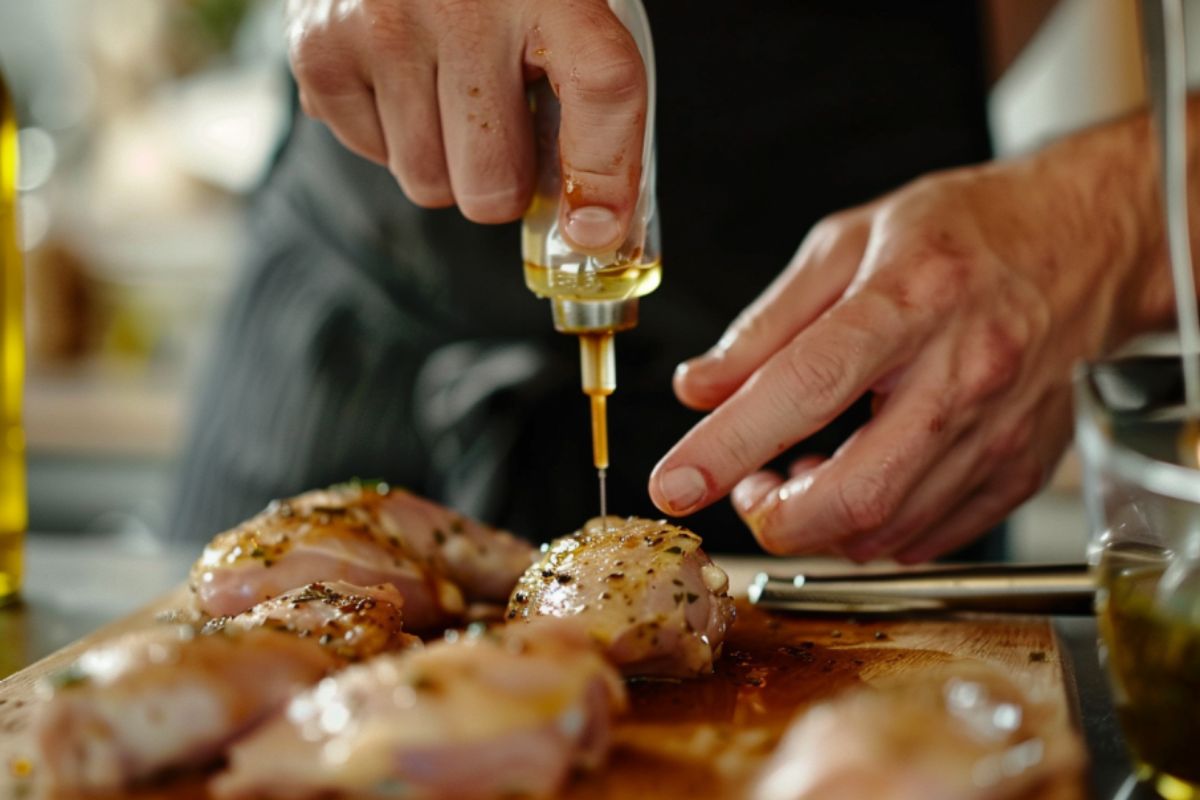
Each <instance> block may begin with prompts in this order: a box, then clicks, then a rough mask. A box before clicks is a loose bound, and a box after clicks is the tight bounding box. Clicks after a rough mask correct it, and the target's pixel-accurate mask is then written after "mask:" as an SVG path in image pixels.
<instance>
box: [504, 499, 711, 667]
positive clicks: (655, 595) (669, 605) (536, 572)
mask: <svg viewBox="0 0 1200 800" xmlns="http://www.w3.org/2000/svg"><path fill="white" fill-rule="evenodd" d="M607 519H608V522H607V525H606V524H605V522H604V520H602V519H593V520H589V521H588V523H587V524H586V525H585V526H584V527H583V529H582V530H580V531H577V532H575V533H573V534H571V535H569V536H564V537H562V538H561V539H557V540H555V541H554V542H552V543H551V544H550V546H549V548H548V550H547V551H546V552H545V554H544V556H543V557H542V560H541V561H539V562H538V563H536V564H534V565H533V566H532V567H530V568H529V569H528V570H526V572H525V574H524V575H523V576H521V580H520V582H519V583H518V584H517V588H516V590H514V592H513V594H512V597H511V598H510V600H509V605H508V618H509V619H510V620H514V621H532V620H535V619H538V618H540V617H572V618H576V619H578V620H579V621H580V623H581V624H583V625H584V627H585V628H586V629H587V631H588V633H589V634H590V635H591V637H592V638H593V639H594V640H595V641H597V642H598V643H600V644H601V645H602V646H603V647H604V648H605V651H606V654H607V656H608V658H609V660H610V661H612V662H613V663H614V664H616V665H617V666H618V667H620V668H621V670H622V671H623V672H624V673H625V674H626V675H661V676H674V677H688V676H693V675H701V674H705V673H708V672H711V671H712V665H713V660H714V659H715V658H716V657H717V656H718V655H719V654H720V650H721V643H722V642H723V641H724V639H725V631H726V629H727V628H728V627H729V625H730V623H731V622H732V621H733V617H734V608H733V600H732V599H731V598H730V597H729V594H728V588H729V579H728V577H727V576H726V575H725V573H724V572H723V571H722V570H721V568H720V567H718V566H717V565H716V564H713V563H712V560H711V559H710V558H709V557H708V555H707V554H706V553H705V552H704V551H703V550H701V549H700V537H699V536H697V535H696V534H694V533H692V532H691V531H688V530H686V529H684V528H681V527H679V526H677V525H671V524H669V523H667V522H665V521H658V522H655V521H652V520H648V519H639V518H636V517H630V518H629V519H625V520H618V519H616V518H615V517H608V518H607Z"/></svg>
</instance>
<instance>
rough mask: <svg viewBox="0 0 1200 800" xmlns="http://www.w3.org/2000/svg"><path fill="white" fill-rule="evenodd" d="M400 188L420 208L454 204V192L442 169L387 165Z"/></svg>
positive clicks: (442, 206)
mask: <svg viewBox="0 0 1200 800" xmlns="http://www.w3.org/2000/svg"><path fill="white" fill-rule="evenodd" d="M389 169H390V170H391V172H392V175H393V176H395V178H396V182H397V183H399V184H400V189H401V190H402V191H403V192H404V194H405V196H407V197H408V199H409V200H411V201H413V203H415V204H416V205H418V206H421V207H422V208H444V207H446V206H449V205H454V193H453V192H452V191H451V189H450V182H449V180H448V179H447V177H446V174H445V172H444V171H441V170H439V169H437V168H435V167H430V166H425V167H422V168H420V169H417V170H408V169H405V168H403V167H399V166H397V165H396V164H395V162H394V161H393V164H391V165H389Z"/></svg>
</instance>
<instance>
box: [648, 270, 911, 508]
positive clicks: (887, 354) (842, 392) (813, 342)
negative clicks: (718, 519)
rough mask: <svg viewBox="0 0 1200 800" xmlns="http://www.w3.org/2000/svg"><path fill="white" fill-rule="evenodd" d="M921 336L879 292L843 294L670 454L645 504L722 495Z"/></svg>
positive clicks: (899, 360)
mask: <svg viewBox="0 0 1200 800" xmlns="http://www.w3.org/2000/svg"><path fill="white" fill-rule="evenodd" d="M914 334H917V335H914ZM922 339H923V336H921V335H919V333H918V332H917V331H914V329H913V328H912V327H911V321H906V320H904V319H903V318H902V316H901V312H900V309H899V308H897V306H896V305H895V304H894V303H893V302H892V301H891V300H889V299H888V298H887V297H885V296H883V295H882V294H879V293H877V292H874V291H861V292H858V293H856V294H854V295H851V296H849V297H847V298H846V299H845V300H843V301H842V302H840V303H839V304H837V305H836V306H834V307H833V308H832V309H831V310H830V311H828V312H827V313H826V314H825V315H824V316H823V317H822V318H820V319H818V320H817V322H815V323H814V324H813V325H812V326H811V327H809V328H807V329H806V330H804V331H803V332H801V333H800V334H799V335H798V336H796V338H795V339H793V340H792V341H791V342H790V343H789V344H788V345H787V346H785V347H784V348H783V349H781V350H780V351H779V352H777V353H776V354H775V355H774V356H772V357H771V358H770V359H768V360H767V362H766V363H765V364H763V366H762V367H760V368H759V369H758V371H757V372H755V373H754V375H752V376H751V377H750V379H749V380H747V381H746V382H745V383H744V384H743V385H742V386H741V388H739V389H738V390H737V391H736V392H735V393H734V394H733V395H732V396H731V397H730V398H729V399H728V400H726V401H725V402H724V403H722V404H721V405H720V406H718V407H717V409H716V410H715V411H713V412H712V413H711V414H709V415H708V416H707V417H706V418H705V419H703V420H702V421H701V422H700V423H699V424H698V425H696V427H694V428H692V430H691V431H689V432H688V433H687V435H685V436H684V437H683V439H681V440H680V441H679V443H678V444H676V445H675V447H673V448H671V450H670V452H668V453H667V455H666V456H664V457H663V459H662V461H660V462H659V463H658V465H657V466H656V467H655V468H654V472H653V473H652V474H651V476H650V497H651V499H653V500H654V503H655V505H657V506H658V507H659V508H660V509H662V510H663V511H664V512H666V513H668V514H674V515H682V514H689V513H691V512H693V511H697V510H699V509H701V508H703V507H704V506H706V505H708V504H710V503H712V502H714V501H716V500H718V499H720V498H721V497H724V496H725V495H726V494H728V492H729V491H730V489H732V488H733V486H734V485H735V484H736V483H737V482H738V481H739V480H741V479H742V478H743V477H744V476H746V475H747V474H749V473H751V472H753V471H754V470H756V469H758V468H759V467H761V466H762V465H763V464H765V463H766V462H767V461H769V460H771V459H772V458H774V457H775V456H777V455H779V454H780V453H782V452H783V451H784V450H786V449H787V448H789V447H790V446H792V445H793V444H795V443H796V442H798V441H800V440H801V439H803V438H804V437H806V436H809V435H810V434H812V433H814V432H816V431H817V430H819V429H820V428H822V427H824V426H825V425H827V424H829V423H830V422H831V421H832V420H833V419H834V418H835V417H837V415H838V414H840V413H842V412H843V411H845V410H846V409H847V408H848V407H849V406H850V405H851V404H852V403H853V402H854V401H855V400H856V399H857V398H858V397H860V396H861V395H862V394H863V393H865V392H866V391H867V390H868V389H869V388H870V387H871V386H872V385H873V384H875V383H876V382H877V381H878V380H879V379H880V378H881V377H883V376H884V375H885V374H887V373H888V372H890V371H891V370H893V369H895V368H896V367H898V366H901V365H902V364H904V363H906V362H907V361H908V360H910V359H911V358H912V356H913V354H914V353H915V351H916V347H917V346H918V345H919V344H920V340H922Z"/></svg>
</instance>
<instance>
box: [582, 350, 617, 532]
mask: <svg viewBox="0 0 1200 800" xmlns="http://www.w3.org/2000/svg"><path fill="white" fill-rule="evenodd" d="M579 366H580V371H581V373H582V378H583V391H584V393H585V394H586V395H587V396H588V398H589V399H590V401H591V411H592V462H593V463H594V464H595V465H596V477H597V479H598V480H599V484H600V518H601V519H602V520H603V521H604V523H603V524H604V530H605V531H607V530H608V491H607V488H608V487H607V478H608V396H609V395H610V394H612V393H613V391H615V390H616V388H617V380H616V372H617V371H616V360H615V356H614V353H613V334H612V332H611V331H609V332H601V333H585V334H581V335H580V337H579Z"/></svg>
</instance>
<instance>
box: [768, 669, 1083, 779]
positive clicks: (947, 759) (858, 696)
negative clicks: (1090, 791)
mask: <svg viewBox="0 0 1200 800" xmlns="http://www.w3.org/2000/svg"><path fill="white" fill-rule="evenodd" d="M1064 724H1065V723H1063V721H1062V720H1061V719H1057V718H1056V717H1055V709H1054V707H1053V705H1052V704H1042V703H1037V702H1034V701H1032V700H1031V699H1030V698H1029V697H1028V696H1026V695H1025V693H1024V692H1023V691H1022V690H1021V689H1019V688H1018V687H1017V686H1016V685H1014V684H1013V683H1012V682H1011V681H1010V680H1009V679H1008V678H1007V677H1006V676H1004V675H1002V674H1000V673H999V672H997V671H995V670H993V669H991V668H985V667H982V666H980V667H979V668H978V669H971V670H965V671H964V670H962V669H956V670H955V671H954V672H943V673H939V672H938V671H934V672H933V673H926V674H923V675H920V676H918V677H914V678H909V679H906V680H904V681H903V682H902V683H899V684H897V685H894V686H891V687H887V688H883V689H856V690H853V691H851V692H848V693H846V694H844V695H842V696H840V697H837V698H834V699H833V700H830V701H828V702H825V703H821V704H819V705H816V706H814V707H812V708H810V709H808V710H807V711H805V712H803V713H802V714H801V716H800V717H799V718H797V720H796V721H795V722H793V723H792V726H791V728H790V729H789V730H788V732H787V733H786V734H785V736H784V738H783V741H782V742H781V743H780V745H779V747H778V749H777V750H776V752H775V755H774V756H772V758H771V761H770V762H769V764H768V765H767V767H766V769H765V771H764V773H763V775H762V776H761V779H760V780H759V781H758V783H757V785H756V787H755V790H754V793H753V798H754V800H810V799H811V800H816V799H817V798H820V800H858V798H863V797H870V798H876V800H1005V799H1006V798H1021V797H1033V796H1037V797H1042V796H1054V797H1062V796H1064V795H1063V794H1056V793H1053V792H1047V790H1048V789H1049V785H1050V784H1051V783H1052V782H1054V781H1064V784H1063V785H1064V786H1066V787H1070V786H1073V785H1077V783H1078V781H1077V778H1078V772H1079V770H1080V768H1081V767H1082V764H1083V752H1082V748H1081V747H1080V745H1079V743H1078V741H1077V740H1076V739H1075V738H1074V737H1073V736H1071V735H1070V732H1069V731H1068V730H1062V729H1058V728H1056V727H1055V726H1056V725H1064ZM1065 796H1072V797H1073V796H1077V792H1072V793H1070V794H1066V795H1065Z"/></svg>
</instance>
